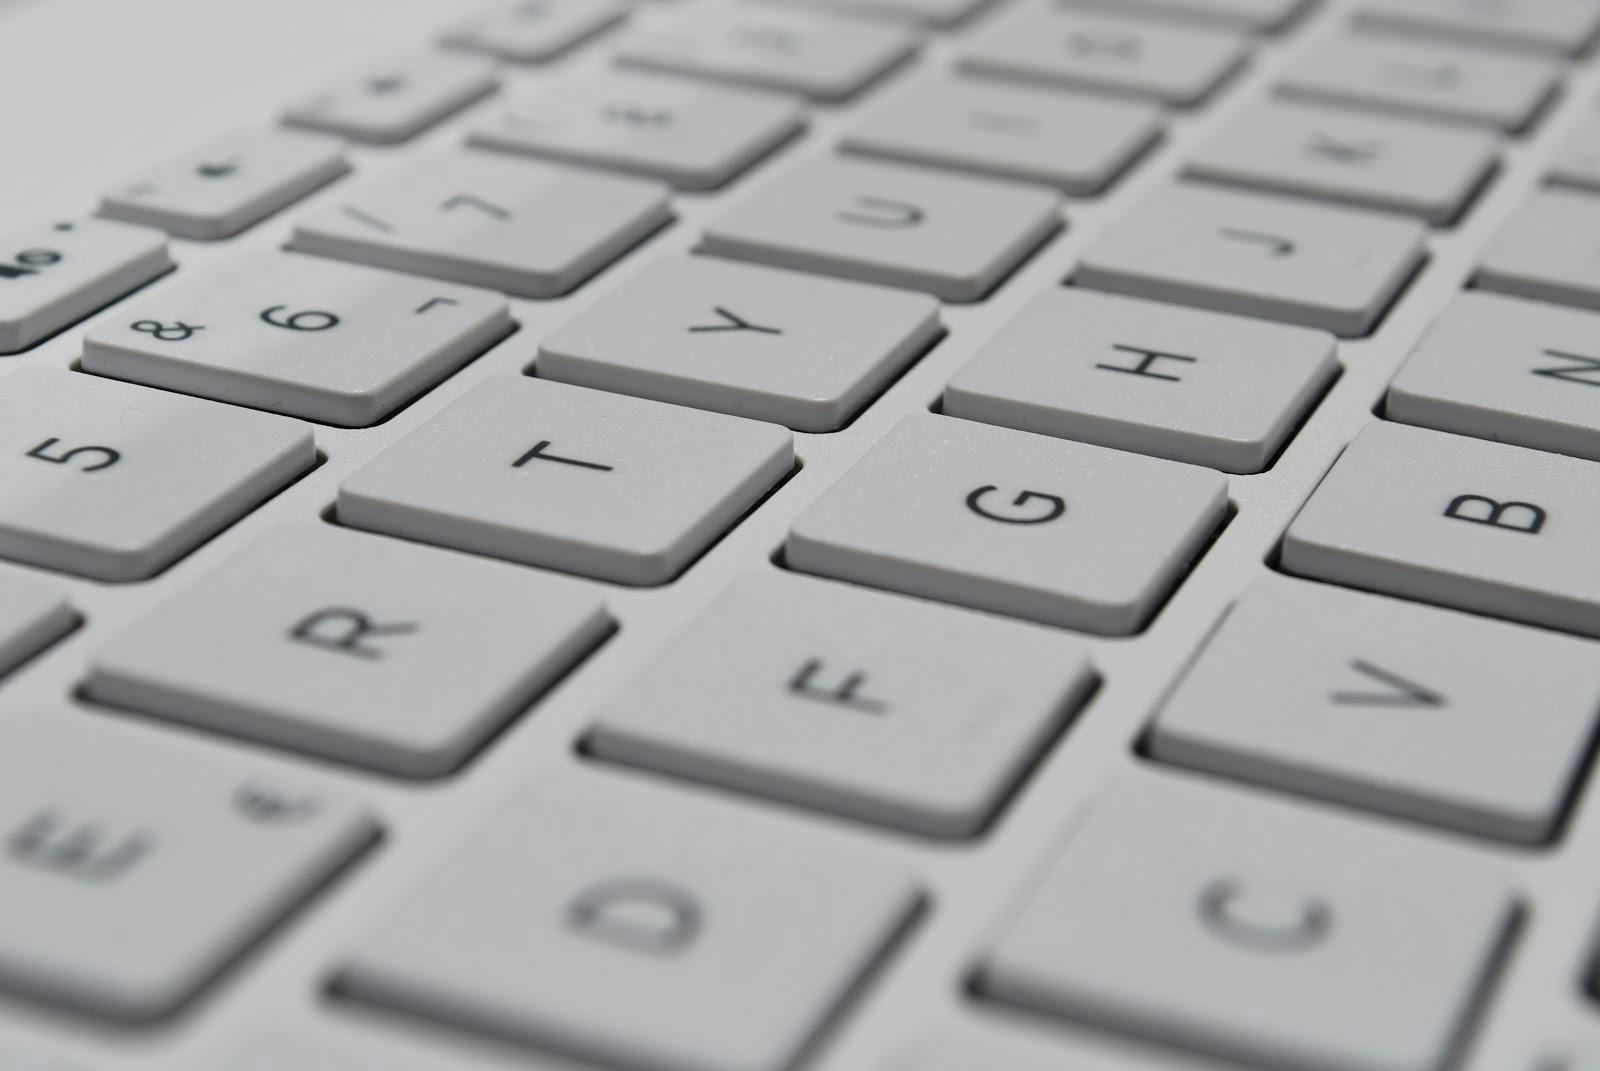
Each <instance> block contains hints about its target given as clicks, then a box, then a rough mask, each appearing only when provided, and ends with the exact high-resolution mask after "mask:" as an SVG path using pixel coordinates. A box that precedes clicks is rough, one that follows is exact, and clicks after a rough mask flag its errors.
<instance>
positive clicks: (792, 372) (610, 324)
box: [538, 257, 941, 432]
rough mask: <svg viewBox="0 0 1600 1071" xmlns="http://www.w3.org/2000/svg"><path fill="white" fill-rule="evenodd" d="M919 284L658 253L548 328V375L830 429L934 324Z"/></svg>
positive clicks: (933, 331) (542, 361)
mask: <svg viewBox="0 0 1600 1071" xmlns="http://www.w3.org/2000/svg"><path fill="white" fill-rule="evenodd" d="M940 331H941V328H940V325H939V306H938V303H937V302H935V301H934V300H933V299H931V298H928V297H925V296H923V295H921V294H907V293H904V292H902V291H899V290H890V289H888V288H886V287H877V286H865V285H863V284H861V283H846V282H840V281H838V280H834V279H825V278H821V277H819V276H816V275H805V274H801V273H799V272H787V271H778V270H776V269H773V268H762V267H757V266H755V265H750V264H735V263H732V262H729V261H726V260H717V259H715V258H712V257H679V258H673V259H669V260H664V261H659V262H657V263H655V264H653V265H651V266H650V267H648V268H646V269H645V270H644V271H642V272H640V273H639V274H638V275H636V276H634V277H633V278H632V279H630V280H628V281H627V282H626V283H624V284H623V285H622V286H621V287H619V288H618V289H616V290H614V291H612V292H611V293H610V294H608V295H606V297H605V298H604V299H602V300H601V301H600V302H598V303H597V304H595V305H594V306H592V307H591V308H589V309H588V310H587V311H586V312H585V313H583V315H581V316H579V317H578V318H577V319H576V320H575V321H573V322H572V323H570V324H568V325H567V326H566V327H564V328H562V329H561V330H559V331H556V332H555V333H554V334H552V335H549V336H547V337H546V338H545V340H544V342H543V343H542V344H541V345H540V347H539V366H538V373H539V375H540V377H542V378H544V379H555V380H560V381H562V382H564V383H576V384H578V385H579V386H584V387H595V388H597V389H599V390H608V391H615V392H617V393H619V394H633V395H637V396H638V397H641V398H655V399H657V400H659V401H663V402H674V403H676V404H678V405H693V406H697V407H699V408H701V409H715V410H718V411H719V412H723V413H732V414H733V415H735V416H744V417H750V418H752V419H754V420H770V421H772V422H773V423H775V424H787V425H788V426H789V427H791V428H794V429H796V430H798V431H817V432H822V431H834V430H836V429H838V428H840V427H843V426H844V424H845V423H847V422H848V421H849V420H850V419H851V418H852V417H854V416H855V414H856V413H857V412H859V411H860V409H861V408H862V406H864V405H865V404H866V403H867V402H868V400H870V399H871V398H872V397H873V396H874V395H876V394H877V393H878V392H879V391H880V390H882V389H883V388H884V387H885V386H886V385H887V384H888V382H889V381H890V379H892V378H893V377H894V376H896V375H897V374H899V373H900V372H901V371H902V370H903V369H904V368H905V366H906V365H907V364H909V363H910V362H911V361H912V360H913V359H915V358H916V356H917V355H918V354H919V353H921V352H922V351H923V350H924V349H926V348H927V347H928V346H929V345H931V344H932V343H933V341H934V339H936V338H937V337H938V336H939V332H940Z"/></svg>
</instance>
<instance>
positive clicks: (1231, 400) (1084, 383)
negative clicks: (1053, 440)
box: [944, 288, 1338, 472]
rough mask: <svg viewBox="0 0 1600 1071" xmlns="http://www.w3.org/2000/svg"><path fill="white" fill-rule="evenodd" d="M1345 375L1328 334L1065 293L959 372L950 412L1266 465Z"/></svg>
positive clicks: (1188, 457) (947, 398) (1041, 303)
mask: <svg viewBox="0 0 1600 1071" xmlns="http://www.w3.org/2000/svg"><path fill="white" fill-rule="evenodd" d="M1337 371H1338V362H1337V361H1335V359H1334V340H1333V338H1332V337H1331V336H1329V335H1326V334H1324V333H1322V332H1321V331H1310V330H1307V329H1305V328H1301V327H1286V326H1283V325H1279V324H1269V323H1262V322H1261V321H1259V320H1250V319H1246V318H1244V317H1242V316H1223V315H1219V314H1217V313H1212V312H1201V311H1199V310H1195V309H1184V308H1178V307H1176V306H1172V305H1158V304H1155V303H1154V302H1148V301H1136V300H1133V299H1130V298H1123V297H1115V296H1113V295H1110V294H1097V293H1094V292H1093V291H1089V290H1079V289H1075V288H1074V289H1063V290H1056V291H1052V292H1050V293H1046V294H1041V295H1039V296H1038V297H1037V298H1035V299H1034V300H1033V302H1032V303H1030V304H1029V305H1028V307H1027V308H1026V309H1024V310H1023V312H1022V314H1021V315H1020V316H1019V317H1017V319H1015V320H1013V321H1012V322H1011V324H1010V325H1009V326H1007V327H1006V328H1005V329H1004V330H1002V331H1001V332H1000V333H999V334H997V335H996V336H995V337H994V338H993V339H992V340H990V342H989V344H988V345H987V346H985V347H984V348H983V349H982V350H980V351H979V352H978V354H977V356H975V357H974V358H973V359H972V360H971V361H969V362H968V363H967V364H966V366H965V367H963V368H962V369H961V370H960V371H959V372H957V373H956V375H955V377H954V378H953V379H951V381H950V385H949V387H948V388H946V390H945V394H944V412H945V413H946V414H948V415H950V416H954V417H964V418H966V419H969V420H981V421H983V422H985V423H988V424H1000V425H1003V426H1005V427H1008V428H1016V429H1018V430H1020V431H1035V432H1041V433H1043V434H1045V435H1054V436H1057V437H1059V438H1063V439H1077V440H1079V441H1080V442H1088V443H1094V444H1096V445H1099V446H1109V447H1111V448H1113V449H1117V450H1133V451H1136V452H1138V453H1142V454H1154V455H1156V456H1158V457H1165V458H1170V459H1172V460H1174V461H1187V462H1189V463H1191V464H1195V465H1209V466H1211V467H1212V468H1218V469H1222V470H1223V471H1225V472H1260V471H1261V470H1262V469H1263V468H1265V467H1266V465H1267V463H1268V462H1270V461H1271V460H1272V458H1273V457H1275V456H1276V455H1277V453H1278V451H1279V450H1280V449H1281V448H1282V447H1283V444H1284V443H1285V442H1286V441H1287V440H1288V437H1289V434H1290V433H1291V432H1292V431H1293V429H1294V428H1295V427H1296V426H1297V425H1298V424H1299V422H1300V421H1301V419H1302V418H1304V416H1305V414H1306V410H1307V409H1308V408H1310V406H1311V404H1312V403H1313V402H1315V401H1316V399H1317V398H1318V397H1319V396H1320V395H1321V394H1322V392H1323V390H1324V389H1326V387H1327V386H1328V384H1329V383H1330V382H1331V381H1332V379H1333V377H1334V375H1335V374H1336V372H1337Z"/></svg>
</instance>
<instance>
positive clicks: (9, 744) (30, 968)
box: [0, 710, 376, 1021]
mask: <svg viewBox="0 0 1600 1071" xmlns="http://www.w3.org/2000/svg"><path fill="white" fill-rule="evenodd" d="M0 770H3V773H0V844H3V846H4V851H3V852H0V901H3V902H4V903H5V905H6V910H5V912H4V913H3V914H0V988H4V989H7V990H10V991H12V992H14V993H20V994H23V995H26V996H29V997H32V998H34V999H37V1000H44V1001H48V1002H50V1003H53V1004H60V1005H65V1006H67V1007H69V1008H71V1009H73V1010H76V1011H83V1012H88V1013H91V1014H93V1015H97V1016H103V1017H106V1018H109V1019H117V1020H125V1021H142V1020H151V1019H157V1018H160V1017H163V1016H165V1015H168V1014H170V1013H171V1012H173V1011H175V1010H176V1009H177V1008H178V1007H179V1006H181V1005H182V1004H183V1003H185V1002H186V1001H187V1000H189V999H190V998H191V997H193V996H194V995H195V994H196V993H197V992H198V991H199V990H200V989H201V988H202V987H203V986H204V985H205V984H206V983H207V982H209V981H210V980H211V979H212V978H213V977H214V976H215V975H217V974H218V972H220V971H221V970H222V969H223V968H225V967H226V966H227V965H228V963H229V962H230V961H231V960H232V959H234V958H235V957H236V956H237V955H238V954H239V953H241V952H242V951H244V949H245V948H246V947H248V946H249V945H250V944H252V943H253V942H255V941H256V940H258V939H259V938H260V937H261V936H262V935H263V934H264V932H265V931H266V930H267V929H269V928H270V927H271V926H273V925H274V924H276V923H277V922H278V921H279V920H280V919H282V918H283V917H284V916H286V915H288V914H290V913H291V912H292V911H294V910H295V909H296V908H298V907H299V906H300V905H301V903H302V902H303V901H305V900H306V899H308V898H310V897H311V896H312V895H313V894H315V892H316V891H317V890H318V889H319V888H320V887H321V886H323V885H324V884H326V883H327V882H328V880H329V879H330V878H332V877H333V875H334V874H336V873H337V872H338V871H339V870H340V869H341V868H343V867H344V866H345V865H346V864H347V863H349V862H350V860H351V859H352V858H353V857H354V856H355V855H356V854H357V853H358V852H360V851H361V850H362V849H363V848H364V847H365V846H366V845H367V844H368V843H369V842H370V841H371V840H372V839H373V837H374V835H375V833H376V830H375V828H374V826H373V824H372V822H371V821H370V820H369V819H368V818H367V817H366V816H365V815H364V814H362V813H361V812H360V811H359V810H357V809H356V808H355V807H354V806H352V805H351V804H349V803H346V802H343V801H341V800H339V799H336V798H335V797H334V796H332V795H330V794H327V793H326V792H324V791H323V790H322V789H321V788H318V787H316V786H313V785H309V784H305V783H303V782H302V779H301V778H299V777H296V778H293V779H289V778H286V777H284V776H282V775H281V774H279V773H277V772H275V771H273V770H271V769H270V768H264V767H263V764H262V763H260V762H259V761H254V760H252V761H241V759H240V758H239V757H238V756H235V755H225V754H223V753H221V752H218V751H215V750H214V749H209V748H208V749H205V750H202V749H201V748H200V747H199V746H198V745H197V744H195V743H193V742H191V741H185V740H181V739H178V738H176V737H170V736H162V735H160V734H156V733H152V732H149V731H148V730H147V729H144V728H141V727H137V726H121V725H116V724H114V723H110V722H108V721H106V720H104V719H100V720H95V721H91V720H90V719H88V718H86V717H85V716H84V715H83V714H81V713H74V712H70V711H66V710H61V711H50V712H29V713H28V714H26V715H19V713H18V712H16V711H12V712H8V716H7V718H6V719H5V722H4V725H3V727H0Z"/></svg>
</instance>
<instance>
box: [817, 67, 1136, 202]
mask: <svg viewBox="0 0 1600 1071" xmlns="http://www.w3.org/2000/svg"><path fill="white" fill-rule="evenodd" d="M1161 125H1162V124H1161V112H1160V109H1159V108H1158V107H1156V106H1155V105H1153V104H1143V103H1140V102H1137V101H1122V100H1105V99H1103V98H1101V97H1096V96H1091V95H1090V94H1087V93H1081V94H1080V93H1063V92H1061V91H1059V90H1051V89H1038V88H1034V87H1032V86H1013V85H1005V84H1002V83H998V82H984V81H978V80H976V79H971V78H955V77H950V78H943V79H940V80H939V81H936V82H923V83H921V84H919V85H917V86H915V87H911V88H910V89H909V90H908V91H906V92H903V93H901V95H900V96H898V97H896V98H895V99H894V100H893V101H891V102H890V103H889V104H888V105H886V106H885V107H882V108H879V109H878V110H877V111H875V112H873V113H872V114H871V115H870V116H868V118H867V119H866V121H865V122H862V123H858V124H856V125H855V126H854V127H852V128H851V129H850V130H849V131H848V132H847V133H846V134H845V137H844V141H843V143H842V145H843V148H844V149H845V150H846V151H848V152H854V153H860V154H862V155H865V156H881V157H883V158H885V159H889V160H902V161H904V162H906V163H909V164H927V165H931V166H935V167H949V168H955V169H956V170H959V171H973V172H977V173H978V174H985V175H993V176H995V177H996V178H1009V179H1019V180H1021V181H1024V182H1041V183H1044V184H1046V185H1049V186H1054V187H1056V188H1057V189H1059V190H1061V191H1062V192H1064V193H1069V194H1079V195H1087V194H1092V193H1098V192H1099V191H1101V190H1102V189H1104V188H1105V187H1106V186H1108V185H1110V184H1111V182H1112V180H1114V179H1115V178H1116V177H1117V176H1118V175H1119V174H1121V173H1122V172H1123V171H1124V170H1125V169H1126V168H1127V167H1128V166H1129V165H1130V164H1132V163H1133V161H1134V159H1135V158H1136V157H1138V156H1139V155H1140V154H1141V153H1143V152H1144V151H1145V150H1146V149H1148V148H1149V147H1150V146H1151V145H1152V144H1154V143H1155V141H1156V140H1157V139H1158V138H1159V137H1160V136H1161Z"/></svg>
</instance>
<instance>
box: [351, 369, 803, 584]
mask: <svg viewBox="0 0 1600 1071" xmlns="http://www.w3.org/2000/svg"><path fill="white" fill-rule="evenodd" d="M793 439H794V437H793V435H792V434H791V433H790V432H789V431H787V430H786V429H784V428H780V427H776V426H774V425H771V424H763V423H759V422H757V421H754V420H745V419H742V418H739V417H731V416H725V415H723V414H721V413H707V412H702V411H700V410H698V409H686V408H682V407H679V406H675V405H665V404H663V403H661V402H652V401H643V400H640V399H637V398H627V397H622V396H620V395H614V394H603V393H601V392H600V391H594V390H586V389H584V388H582V387H572V386H568V385H566V384H563V383H552V382H550V381H548V380H539V379H529V378H527V377H524V376H495V377H493V378H491V379H488V380H485V381H484V382H483V383H481V384H479V385H478V386H477V387H476V388H474V389H473V390H471V391H469V392H468V393H467V394H466V395H465V396H463V397H462V398H460V399H458V400H457V401H456V402H454V403H453V404H452V405H451V406H450V407H449V408H448V409H446V410H444V411H443V412H442V413H440V414H439V415H438V416H436V417H434V418H433V419H432V420H431V421H429V422H428V423H426V424H424V425H423V426H422V427H420V428H418V429H417V430H416V431H414V432H412V433H411V434H410V435H409V436H407V437H406V438H404V439H402V440H401V441H400V442H399V443H397V444H395V445H394V446H391V447H390V448H389V449H388V450H386V451H384V452H383V453H382V454H380V455H379V456H378V457H377V458H376V459H374V460H373V461H371V462H369V463H368V464H367V465H366V466H365V467H363V468H361V469H359V470H358V471H357V472H356V473H355V474H354V475H352V476H351V477H349V478H348V479H347V480H345V481H344V483H343V484H342V485H341V486H340V488H339V501H338V517H339V520H340V521H341V522H342V523H344V524H349V525H352V526H353V527H356V528H365V529H369V530H372V531H378V532H384V533H387V534H390V535H398V536H403V537H405V538H407V539H415V540H419V541H421V542H424V543H436V544H439V545H441V546H446V547H453V548H456V549H458V550H466V551H472V552H475V553H478V554H487V555H490V556H492V557H497V558H506V559H509V560H512V561H518V562H524V563H527V564H529V565H542V566H546V567H549V568H554V569H561V570H564V571H567V572H573V573H582V574H584V575H588V576H595V577H600V578H602V579H606V580H613V581H616V582H618V583H622V584H635V585H648V584H661V583H665V582H666V581H668V580H670V579H671V578H673V577H674V576H676V575H677V574H678V573H680V572H682V571H683V570H684V568H685V567H687V566H688V564H689V562H690V561H692V560H693V559H694V558H695V557H696V556H697V555H699V553H700V552H701V551H703V550H704V549H705V548H706V547H707V546H709V545H710V544H711V542H712V541H713V540H715V539H716V538H717V537H718V536H720V535H721V534H722V533H723V532H724V531H726V530H727V529H728V528H729V527H731V526H732V525H733V524H734V523H735V522H736V521H737V520H738V519H739V517H740V515H742V514H743V513H744V512H745V511H746V510H748V509H749V508H750V507H751V506H753V505H754V504H755V503H756V502H757V501H758V500H759V499H760V498H761V496H762V495H764V494H766V493H767V491H769V490H770V489H771V488H772V487H773V486H775V485H776V484H777V483H778V481H780V480H781V479H783V477H784V476H786V475H788V473H789V471H790V469H791V468H792V467H793V465H794V443H793Z"/></svg>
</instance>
